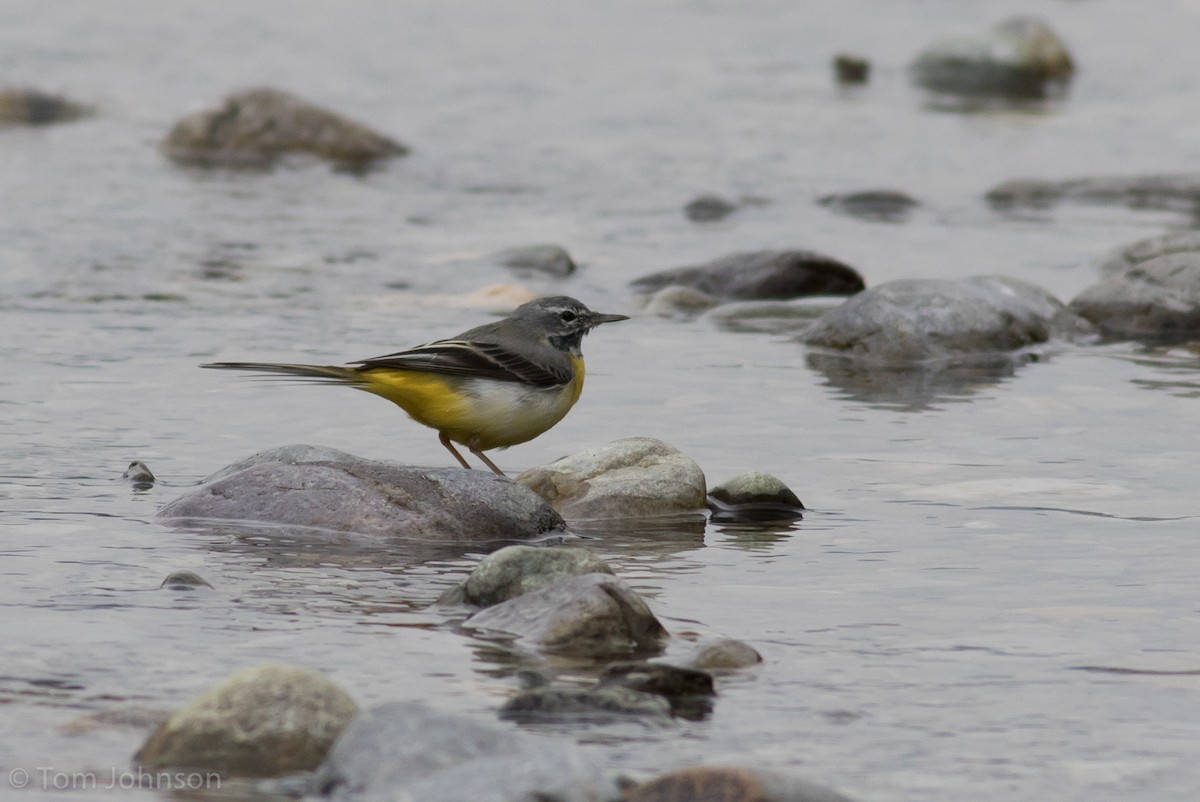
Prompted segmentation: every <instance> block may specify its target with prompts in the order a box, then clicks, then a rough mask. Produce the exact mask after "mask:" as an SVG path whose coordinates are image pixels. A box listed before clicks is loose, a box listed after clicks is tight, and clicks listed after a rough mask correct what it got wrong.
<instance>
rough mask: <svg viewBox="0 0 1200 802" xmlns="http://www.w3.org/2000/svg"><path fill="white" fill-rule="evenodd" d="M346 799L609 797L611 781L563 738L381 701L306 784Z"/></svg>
mask: <svg viewBox="0 0 1200 802" xmlns="http://www.w3.org/2000/svg"><path fill="white" fill-rule="evenodd" d="M308 790H309V794H311V795H314V796H322V797H327V798H329V799H333V800H346V801H348V802H397V800H406V801H407V800H412V801H413V802H464V800H471V802H529V800H547V802H549V801H550V800H553V802H611V800H613V799H616V798H617V797H618V796H619V794H618V792H617V789H616V787H615V784H614V783H613V781H612V780H611V779H610V778H608V777H606V776H605V774H604V772H603V771H602V770H601V768H600V767H599V766H598V765H597V764H596V763H595V762H594V761H593V760H592V759H591V758H590V757H589V756H588V755H587V754H586V753H585V752H584V751H583V750H581V749H580V748H579V747H578V746H576V745H575V743H574V742H573V741H572V740H571V739H566V738H555V739H547V738H537V737H534V736H531V735H526V734H525V733H521V732H516V731H514V730H513V729H511V728H508V727H504V728H501V727H498V726H496V725H494V724H485V723H481V722H478V721H475V720H474V719H471V718H467V717H465V716H458V715H450V714H446V713H440V712H437V711H435V710H432V709H430V708H428V707H426V706H425V705H423V704H418V703H413V702H389V703H385V704H381V705H377V706H375V707H372V708H370V709H368V710H366V711H365V712H364V713H363V714H362V715H360V716H359V717H358V718H357V719H355V720H354V723H353V724H351V725H350V727H349V728H348V729H347V730H346V732H345V733H344V734H343V735H342V737H341V738H340V739H338V742H337V743H336V744H335V745H334V747H333V749H332V750H331V751H330V753H329V757H328V758H327V759H326V761H325V762H324V763H323V764H322V765H321V767H320V769H318V771H317V772H316V774H315V775H314V776H313V778H312V781H311V782H310V784H309V789H308Z"/></svg>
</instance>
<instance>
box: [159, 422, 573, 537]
mask: <svg viewBox="0 0 1200 802" xmlns="http://www.w3.org/2000/svg"><path fill="white" fill-rule="evenodd" d="M158 514H159V516H160V517H163V518H177V519H183V518H190V519H226V520H238V521H261V522H267V523H276V524H286V525H291V526H304V527H316V528H320V529H328V530H335V531H339V532H355V533H358V534H367V535H379V536H393V537H400V538H410V539H422V540H427V541H434V542H437V543H489V542H498V541H504V540H525V539H529V538H532V537H536V536H538V535H541V534H545V533H547V532H551V531H554V530H557V529H561V528H562V527H563V526H564V523H563V520H562V518H560V517H559V515H558V513H556V512H554V510H552V509H551V508H550V506H549V505H548V504H547V503H546V502H545V501H544V500H543V499H541V498H539V497H538V496H537V495H535V494H534V493H531V492H530V491H529V490H527V489H526V488H524V487H521V486H520V485H518V484H515V483H514V482H510V481H508V480H507V479H503V478H501V477H498V476H496V475H495V474H493V473H491V472H490V471H472V470H464V469H462V468H416V467H412V466H407V465H396V464H392V463H385V462H373V461H371V460H365V459H362V458H361V457H355V456H353V455H350V454H346V453H344V452H341V451H336V450H334V449H331V448H319V447H313V446H305V445H294V446H284V447H282V448H276V449H272V450H270V451H264V452H262V453H260V454H255V455H254V456H252V457H250V458H248V459H245V460H242V461H241V462H238V463H235V464H234V465H231V466H229V467H228V468H225V469H224V470H222V471H219V472H217V473H216V474H214V475H212V476H210V477H209V478H208V479H207V480H206V481H205V483H204V484H203V485H201V486H200V487H199V488H197V489H196V490H193V491H192V492H190V493H188V494H187V495H185V496H182V497H180V498H178V499H176V500H174V501H172V502H171V503H170V504H168V505H166V506H165V507H163V508H162V509H161V510H160V511H159V513H158Z"/></svg>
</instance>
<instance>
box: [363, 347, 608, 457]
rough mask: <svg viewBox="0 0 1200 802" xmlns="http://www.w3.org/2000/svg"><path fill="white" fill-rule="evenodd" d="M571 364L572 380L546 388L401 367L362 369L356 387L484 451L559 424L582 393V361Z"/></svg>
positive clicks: (417, 419)
mask: <svg viewBox="0 0 1200 802" xmlns="http://www.w3.org/2000/svg"><path fill="white" fill-rule="evenodd" d="M571 363H572V368H573V371H572V373H573V376H572V378H571V381H569V382H568V383H567V384H563V385H559V386H557V387H549V388H540V387H530V386H526V385H522V384H520V383H519V382H506V381H496V380H494V379H481V378H467V377H461V376H447V375H444V374H439V373H428V372H425V371H418V370H404V369H401V368H370V369H366V370H363V371H362V372H361V374H360V378H361V382H360V383H358V384H357V386H358V387H360V388H361V389H363V390H366V391H367V392H369V393H374V394H375V395H378V396H381V397H383V398H386V399H387V400H389V401H391V402H392V403H394V404H396V405H397V406H399V407H400V408H401V409H403V410H404V411H405V412H407V413H408V414H409V416H410V417H411V418H412V419H413V420H415V421H417V422H418V423H422V424H424V425H426V426H428V427H430V428H432V429H436V430H437V431H439V432H445V433H446V435H447V436H449V438H450V439H451V440H454V441H455V442H458V443H463V444H464V445H467V446H471V445H474V446H475V447H477V448H479V449H482V450H484V451H486V450H488V449H492V448H507V447H508V446H514V445H517V444H518V443H524V442H526V441H527V440H532V439H533V438H535V437H537V436H538V435H540V434H542V433H543V432H545V431H546V430H547V429H549V428H550V427H551V426H553V425H554V424H556V423H558V422H559V421H560V420H562V419H563V416H565V415H566V414H567V412H569V411H570V409H571V407H573V406H574V405H575V402H576V401H578V400H579V396H580V394H581V393H582V392H583V378H584V366H583V360H582V359H580V358H579V357H576V356H574V355H572V356H571Z"/></svg>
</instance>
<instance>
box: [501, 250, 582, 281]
mask: <svg viewBox="0 0 1200 802" xmlns="http://www.w3.org/2000/svg"><path fill="white" fill-rule="evenodd" d="M495 258H496V261H497V262H499V263H500V264H502V265H504V266H505V267H511V268H513V269H514V270H517V271H519V272H530V273H545V274H547V275H550V276H557V277H558V278H566V277H567V276H569V275H571V274H572V273H574V272H575V270H576V265H575V260H573V259H572V258H571V254H569V253H567V249H566V248H564V247H562V246H561V245H523V246H519V247H516V248H507V249H505V250H503V251H500V252H499V253H498V254H496V257H495Z"/></svg>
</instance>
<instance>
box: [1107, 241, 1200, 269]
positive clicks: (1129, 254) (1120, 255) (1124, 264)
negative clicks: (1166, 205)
mask: <svg viewBox="0 0 1200 802" xmlns="http://www.w3.org/2000/svg"><path fill="white" fill-rule="evenodd" d="M1172 254H1188V255H1189V256H1188V258H1189V259H1190V260H1192V261H1194V262H1195V263H1197V264H1200V231H1195V230H1189V231H1174V232H1171V233H1170V234H1162V235H1159V236H1157V237H1147V238H1146V239H1141V240H1138V241H1137V242H1133V243H1130V244H1129V245H1123V246H1121V247H1120V248H1117V249H1115V250H1114V251H1113V252H1112V253H1110V254H1109V255H1108V257H1107V258H1106V259H1105V260H1104V261H1103V262H1101V264H1100V272H1101V273H1103V274H1105V275H1113V274H1116V273H1124V272H1125V271H1126V270H1130V269H1132V268H1134V267H1138V266H1139V265H1141V264H1142V263H1144V262H1149V261H1150V260H1152V259H1155V258H1157V257H1159V256H1168V255H1172Z"/></svg>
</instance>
